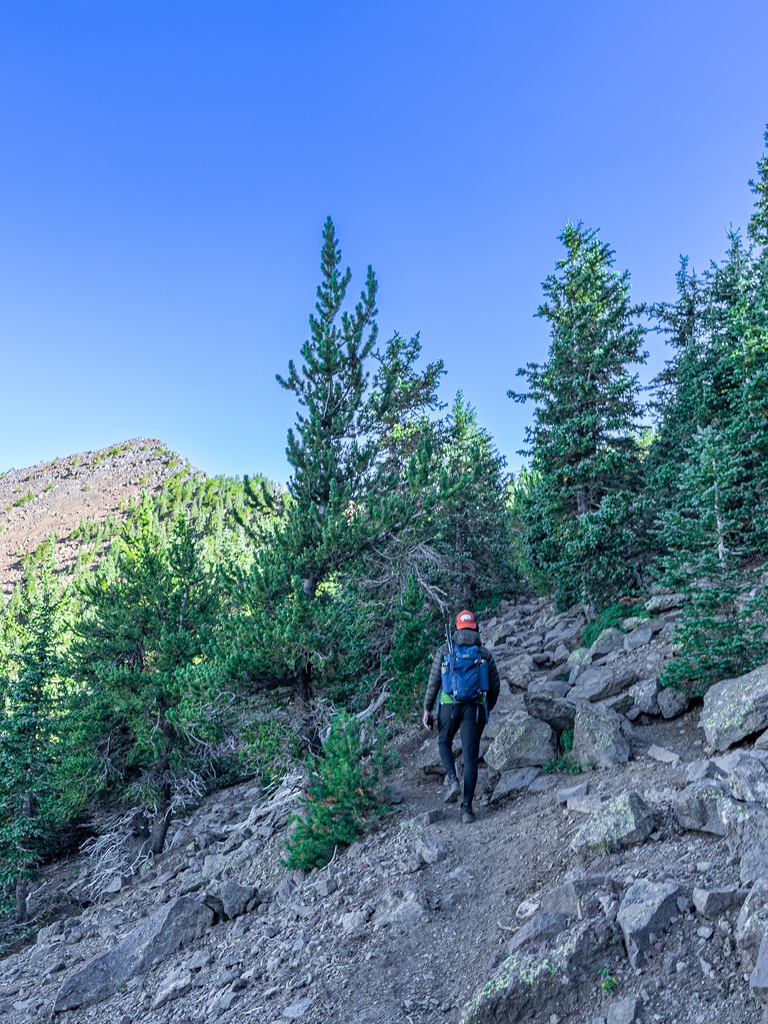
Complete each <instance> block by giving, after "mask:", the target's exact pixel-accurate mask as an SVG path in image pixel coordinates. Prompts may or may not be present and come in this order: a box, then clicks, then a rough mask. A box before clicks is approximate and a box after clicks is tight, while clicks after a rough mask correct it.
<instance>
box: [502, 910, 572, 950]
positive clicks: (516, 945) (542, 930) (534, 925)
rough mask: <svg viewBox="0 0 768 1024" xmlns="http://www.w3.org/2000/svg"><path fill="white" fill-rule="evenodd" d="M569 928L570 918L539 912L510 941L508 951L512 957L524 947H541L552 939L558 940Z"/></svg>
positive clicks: (543, 911) (544, 911)
mask: <svg viewBox="0 0 768 1024" xmlns="http://www.w3.org/2000/svg"><path fill="white" fill-rule="evenodd" d="M567 927H568V918H567V917H566V916H565V914H557V913H552V912H550V911H546V910H539V911H537V912H536V913H535V914H534V915H533V917H531V918H529V920H528V921H526V922H525V924H524V925H523V927H522V928H521V929H520V931H518V932H517V933H516V934H515V935H514V936H513V937H512V938H511V939H510V940H509V942H508V943H507V951H508V953H509V955H510V956H511V955H512V954H513V953H516V952H517V950H518V949H522V948H523V946H540V945H541V944H542V943H544V942H547V941H548V940H550V939H556V938H557V936H558V935H560V933H561V932H564V931H565V929H566V928H567Z"/></svg>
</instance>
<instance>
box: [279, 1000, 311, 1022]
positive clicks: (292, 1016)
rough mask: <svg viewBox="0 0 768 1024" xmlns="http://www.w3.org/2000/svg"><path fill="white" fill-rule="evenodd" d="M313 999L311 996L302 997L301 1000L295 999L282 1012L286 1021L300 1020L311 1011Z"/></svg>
mask: <svg viewBox="0 0 768 1024" xmlns="http://www.w3.org/2000/svg"><path fill="white" fill-rule="evenodd" d="M313 1003H314V999H313V998H312V997H311V996H304V998H303V999H296V1000H295V1001H294V1002H292V1003H291V1005H290V1006H286V1008H285V1009H284V1010H283V1016H284V1017H286V1018H287V1019H288V1020H301V1018H302V1017H304V1016H305V1015H306V1014H307V1013H308V1011H309V1010H310V1009H311V1007H312V1004H313Z"/></svg>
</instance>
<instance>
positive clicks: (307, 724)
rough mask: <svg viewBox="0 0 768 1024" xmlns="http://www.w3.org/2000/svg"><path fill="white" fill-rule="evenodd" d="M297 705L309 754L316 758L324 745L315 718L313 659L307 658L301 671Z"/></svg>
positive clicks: (302, 733)
mask: <svg viewBox="0 0 768 1024" xmlns="http://www.w3.org/2000/svg"><path fill="white" fill-rule="evenodd" d="M296 703H297V704H298V707H299V710H300V712H301V736H302V738H303V740H304V743H305V744H306V747H307V750H308V751H309V753H310V754H312V755H313V756H315V757H316V756H317V755H318V754H319V753H320V751H321V750H322V746H323V745H322V743H321V742H320V734H319V733H318V731H317V721H316V718H315V687H314V685H313V683H312V659H311V658H307V660H306V662H305V663H304V667H303V668H302V670H301V675H300V676H299V685H298V697H297V701H296Z"/></svg>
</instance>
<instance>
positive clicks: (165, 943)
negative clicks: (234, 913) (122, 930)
mask: <svg viewBox="0 0 768 1024" xmlns="http://www.w3.org/2000/svg"><path fill="white" fill-rule="evenodd" d="M213 921H214V912H213V910H211V908H210V907H209V906H207V905H206V904H205V903H204V902H203V901H202V900H201V899H200V898H198V897H195V896H179V897H177V898H176V899H174V900H171V902H170V903H167V904H166V905H165V906H163V907H161V908H160V910H157V911H156V912H155V913H154V914H152V915H150V917H148V918H147V919H146V920H145V921H143V922H142V923H141V924H140V925H139V926H138V927H137V928H135V929H134V930H133V931H132V932H130V933H129V934H128V935H126V937H125V938H124V939H123V940H122V941H121V942H118V944H117V945H116V946H113V948H112V949H110V950H109V951H108V952H107V953H102V955H101V956H97V957H96V958H95V959H94V960H91V961H90V962H89V963H87V964H86V965H85V966H84V967H81V968H80V969H79V970H77V971H75V972H74V974H70V976H69V977H68V978H67V979H66V980H65V981H64V983H63V985H62V986H61V988H60V989H59V991H58V993H57V995H56V999H55V1001H54V1005H53V1012H54V1013H61V1012H62V1011H64V1010H74V1009H76V1008H78V1007H83V1006H92V1005H93V1004H94V1003H100V1002H102V1001H103V1000H104V999H108V998H109V997H110V996H111V995H113V994H114V993H115V992H117V990H118V989H119V988H122V987H123V985H125V984H126V983H127V982H128V981H129V980H130V979H131V978H133V977H134V976H135V975H137V974H143V973H144V972H145V971H147V970H148V969H149V968H150V967H151V966H152V963H153V962H154V961H155V960H160V959H162V958H163V957H166V956H169V955H170V954H171V953H174V952H175V951H176V950H178V949H182V948H183V947H184V946H186V945H188V944H189V943H190V942H193V941H194V940H195V939H199V938H200V936H201V935H203V934H204V932H205V931H206V930H207V929H208V928H210V926H211V925H212V924H213Z"/></svg>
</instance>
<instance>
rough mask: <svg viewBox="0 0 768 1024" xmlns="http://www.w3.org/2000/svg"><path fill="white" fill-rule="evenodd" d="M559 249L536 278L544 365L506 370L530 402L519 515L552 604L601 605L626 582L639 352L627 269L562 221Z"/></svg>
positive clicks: (635, 471)
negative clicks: (524, 385) (548, 269)
mask: <svg viewBox="0 0 768 1024" xmlns="http://www.w3.org/2000/svg"><path fill="white" fill-rule="evenodd" d="M560 239H561V241H562V242H563V244H564V245H565V248H566V251H567V252H566V256H565V257H564V258H563V259H561V260H559V261H558V262H557V272H556V273H555V274H552V275H550V276H549V277H548V278H547V279H546V281H545V282H544V285H543V291H544V295H545V298H546V300H547V301H545V302H544V303H543V304H542V305H541V306H540V307H539V310H538V313H537V315H538V316H539V317H541V318H542V319H544V320H546V321H547V322H548V323H549V324H550V330H551V344H550V350H549V358H548V361H547V362H546V363H545V364H544V365H539V364H537V363H529V364H528V365H527V367H525V368H523V369H521V370H519V371H518V374H519V375H520V376H523V377H525V378H526V379H527V381H528V385H529V389H528V392H527V393H526V394H516V393H514V392H510V393H509V394H510V397H512V398H514V399H515V400H516V401H533V402H535V403H536V410H535V412H534V425H533V427H531V428H529V430H528V431H527V440H528V444H529V451H528V454H530V455H531V456H532V469H533V471H534V474H535V483H534V485H533V487H532V488H531V491H530V493H529V496H528V501H527V503H526V504H527V507H526V512H525V520H526V523H527V536H526V538H525V548H526V552H527V559H528V561H529V563H530V564H531V565H532V566H533V567H534V570H535V572H536V573H537V574H538V575H539V576H540V577H541V578H543V579H548V580H549V581H550V583H551V585H552V586H553V587H554V590H555V594H556V597H557V600H558V603H559V604H560V605H568V604H571V603H573V602H574V601H577V600H581V601H583V602H584V603H585V604H586V605H588V606H594V605H601V604H605V603H606V602H609V601H610V600H611V599H615V597H616V596H617V595H618V594H620V593H621V592H622V591H623V590H625V589H633V588H634V587H636V586H637V569H636V567H635V566H633V559H634V555H635V554H636V543H635V533H634V529H633V501H634V497H635V495H636V494H637V492H638V490H639V479H640V449H639V445H638V436H639V432H640V427H639V420H640V417H641V414H642V411H643V409H642V405H641V403H640V400H639V394H640V386H639V383H638V378H637V375H636V374H635V375H632V374H630V372H629V367H630V366H631V365H632V364H637V363H641V362H643V361H644V360H645V358H646V353H645V352H643V351H642V349H641V344H642V339H643V335H644V330H643V328H642V326H641V325H640V323H639V322H638V316H639V314H640V313H641V312H642V307H641V306H633V305H632V304H631V303H630V298H629V291H630V285H629V274H628V273H627V272H626V271H625V272H623V273H618V272H616V271H615V270H614V269H613V264H614V254H613V252H612V250H611V249H610V248H609V247H608V246H607V245H606V244H605V243H603V242H601V241H600V240H599V238H598V237H597V233H596V232H595V231H591V230H587V229H586V228H584V227H582V225H580V224H579V225H575V226H574V225H572V224H568V225H567V226H566V228H565V230H564V231H563V232H562V234H561V235H560Z"/></svg>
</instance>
